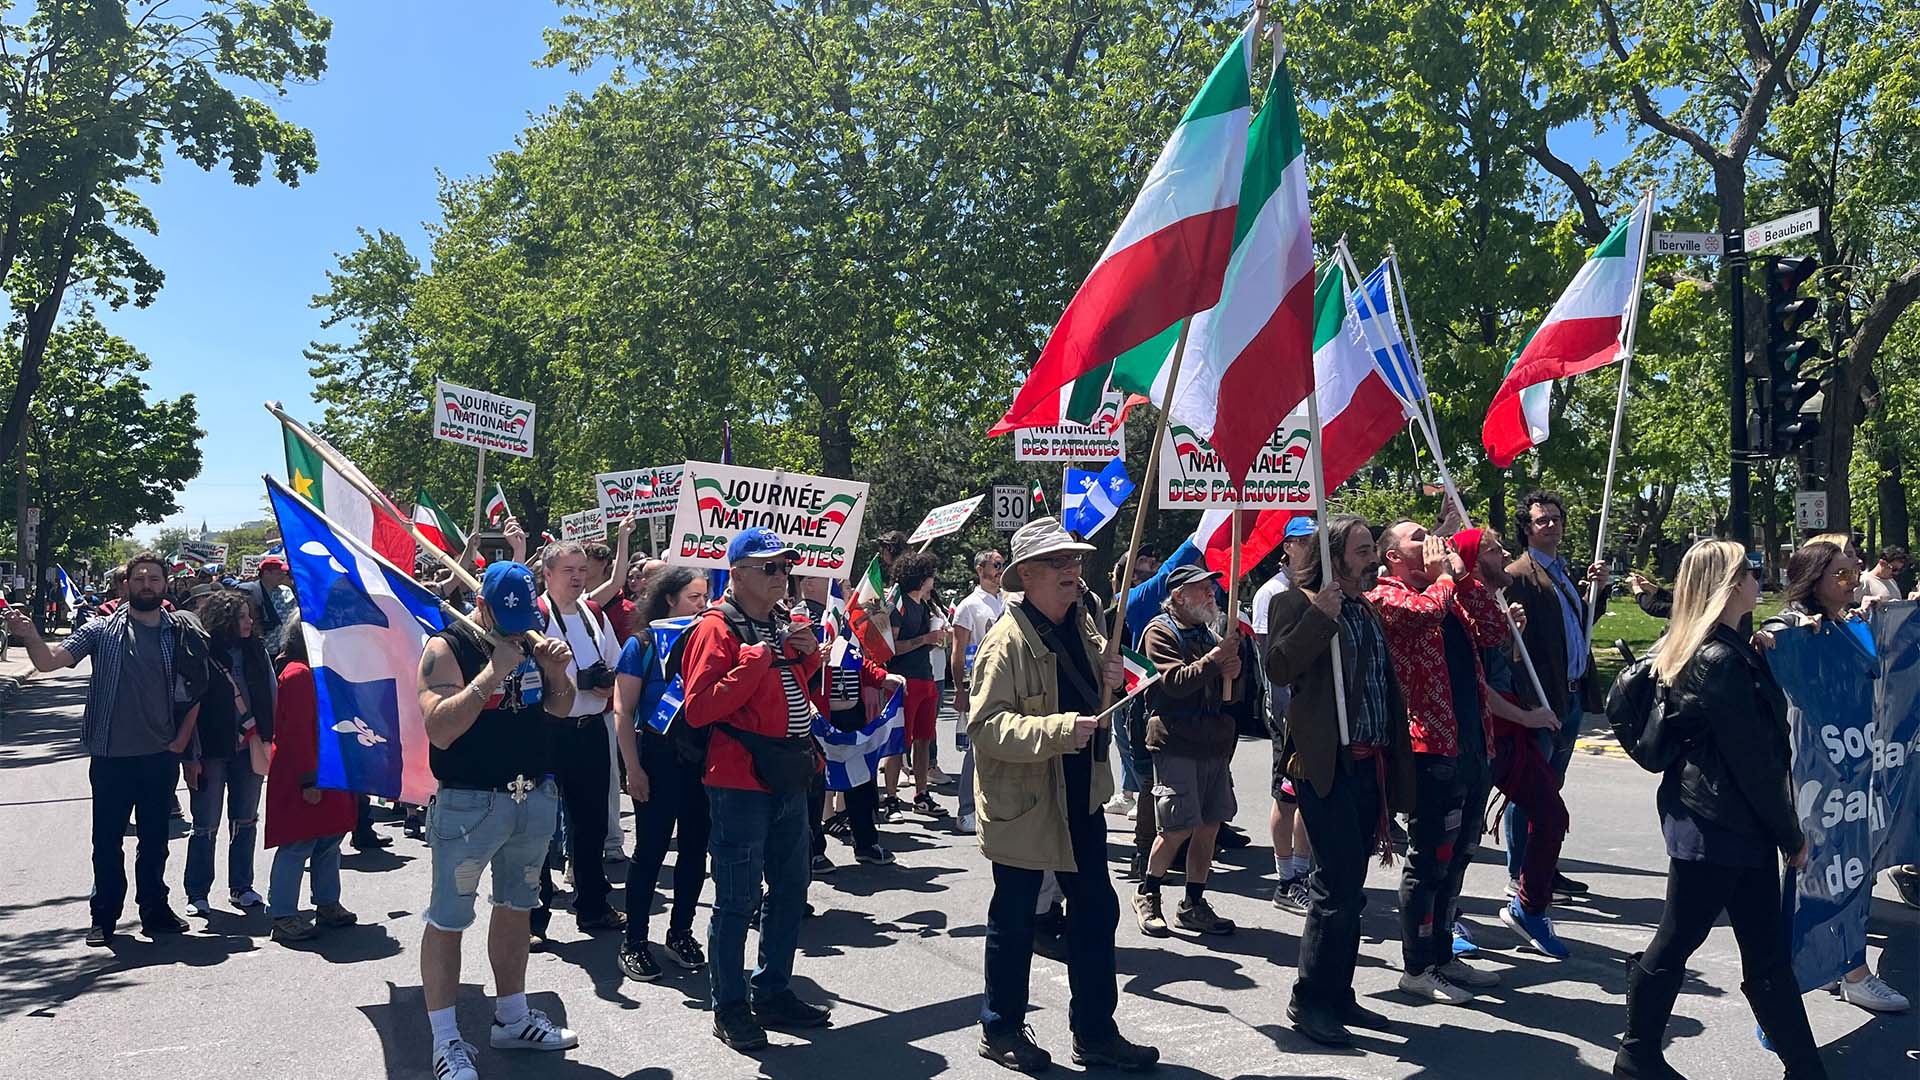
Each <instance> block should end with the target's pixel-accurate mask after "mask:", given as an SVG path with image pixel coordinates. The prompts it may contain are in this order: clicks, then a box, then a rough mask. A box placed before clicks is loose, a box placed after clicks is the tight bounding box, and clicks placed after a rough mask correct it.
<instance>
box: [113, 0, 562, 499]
mask: <svg viewBox="0 0 1920 1080" xmlns="http://www.w3.org/2000/svg"><path fill="white" fill-rule="evenodd" d="M314 6H315V8H316V9H318V10H319V11H321V12H322V13H323V14H325V15H327V16H328V17H330V18H331V19H333V38H332V40H331V41H330V42H329V43H328V48H327V73H326V75H325V77H324V78H322V79H321V80H320V81H319V82H317V83H314V84H312V85H306V86H295V87H293V88H291V89H290V90H289V91H288V93H287V95H286V97H284V98H282V99H279V100H278V101H277V102H276V103H275V108H276V109H277V110H278V111H279V112H280V114H281V115H282V116H284V117H286V118H287V119H289V120H292V121H294V122H295V123H299V124H303V125H305V126H306V127H308V128H309V129H311V130H312V131H313V133H314V138H315V140H316V141H317V142H318V145H319V158H320V168H319V171H318V172H316V173H314V174H313V175H312V176H310V177H307V178H306V179H305V180H303V181H302V182H301V184H300V186H299V187H297V188H288V187H285V186H283V185H281V184H279V183H276V182H274V181H272V180H271V179H263V180H262V181H261V183H260V184H259V185H258V186H256V187H252V188H246V187H240V186H238V185H236V184H234V183H233V182H232V180H231V179H230V178H229V177H228V175H227V174H226V173H225V172H224V171H221V170H215V171H214V172H212V173H203V172H201V171H200V170H199V169H198V168H196V167H194V166H192V165H189V164H185V163H182V162H180V161H174V162H172V163H171V164H170V165H169V167H168V169H167V172H166V175H165V178H164V182H162V183H161V184H159V185H157V186H154V187H150V188H148V189H146V190H145V191H143V192H142V197H143V198H145V199H146V200H147V202H148V204H149V205H150V206H151V207H152V208H153V211H154V214H155V215H156V216H157V217H158V219H159V222H160V235H158V236H144V235H142V236H140V237H139V242H140V245H141V248H142V250H144V251H145V252H146V253H147V255H148V257H149V258H151V259H152V260H153V262H154V264H155V265H157V266H159V267H160V268H161V269H162V270H163V271H164V272H165V273H166V275H167V280H166V286H165V288H163V289H161V291H160V294H159V296H158V297H157V298H156V299H155V300H154V303H153V305H152V306H151V307H148V308H146V309H144V310H142V309H136V308H133V307H131V306H129V307H127V308H123V309H122V310H120V311H118V312H103V314H104V316H105V318H106V321H107V325H108V326H109V327H111V328H112V329H113V330H114V331H115V332H116V333H119V334H120V335H122V336H124V337H126V338H127V339H128V340H130V341H132V342H133V343H134V344H135V345H136V346H138V347H139V348H140V349H141V350H142V351H144V352H145V353H146V354H147V356H148V357H149V358H150V359H151V360H152V361H153V367H152V369H151V370H150V371H149V372H148V377H149V381H150V382H151V383H152V384H153V387H154V390H155V391H156V392H157V393H159V394H162V395H165V396H168V397H172V396H174V395H177V394H181V393H184V392H187V391H192V392H193V393H194V394H195V395H197V397H198V400H199V404H200V424H201V427H203V428H205V429H206V432H207V435H206V438H205V439H204V440H203V441H202V443H201V449H202V452H203V453H204V455H205V466H204V468H203V469H202V470H201V473H200V476H199V478H198V479H196V480H194V481H193V482H192V483H190V484H188V485H187V488H186V491H185V492H184V493H183V494H182V495H181V497H180V500H179V502H180V505H181V507H182V512H181V513H180V514H178V515H176V516H174V517H172V518H169V519H168V520H167V521H166V522H164V523H163V524H167V525H173V524H191V525H193V526H195V527H197V526H198V525H199V524H200V522H201V521H202V520H205V521H206V522H208V523H209V525H211V526H212V527H213V528H214V529H216V530H217V529H220V528H223V527H227V526H232V525H237V524H239V523H241V522H243V521H249V520H255V519H259V518H263V517H266V516H267V512H266V509H265V507H264V506H263V504H262V497H263V495H264V489H263V488H262V486H261V484H260V474H261V473H263V472H273V473H279V472H281V471H282V470H283V469H284V467H285V465H284V460H283V457H282V453H281V450H280V435H279V430H278V427H279V425H278V424H277V423H276V422H275V421H274V419H273V418H272V417H271V416H269V415H267V412H266V410H264V409H262V408H261V407H260V403H261V402H263V401H265V400H267V399H269V398H278V399H280V400H282V401H285V402H286V403H287V406H288V408H289V409H290V410H291V411H292V412H294V414H295V415H300V416H306V417H309V418H317V416H318V409H317V407H316V406H314V404H313V401H312V398H311V397H310V396H309V391H310V390H311V389H312V386H313V380H312V379H311V378H310V377H309V376H308V375H307V363H306V360H305V359H304V358H303V357H302V356H301V355H300V350H301V349H302V348H303V347H304V346H305V345H306V344H307V343H308V342H309V341H311V340H313V338H314V337H316V336H317V335H318V333H319V313H318V312H316V311H314V310H312V309H311V308H309V307H308V302H309V300H310V299H311V298H312V296H313V294H314V293H317V292H320V291H322V290H323V289H324V288H325V284H326V280H325V276H324V275H325V273H326V271H327V270H328V269H330V268H331V267H332V266H333V265H334V256H335V254H336V253H338V252H342V251H347V250H350V249H352V248H353V247H354V246H355V245H356V242H357V238H356V236H355V234H354V229H355V228H357V227H366V228H368V229H373V228H387V229H391V230H393V231H395V232H397V233H399V234H401V235H402V236H403V237H405V238H406V241H407V245H408V247H410V248H411V249H412V250H413V251H414V253H415V254H416V255H419V256H421V257H422V258H423V259H424V258H425V255H426V230H425V228H424V226H423V224H422V223H423V222H424V221H427V220H429V219H433V218H436V217H437V216H438V214H437V213H436V212H435V204H434V195H435V192H436V191H437V189H438V179H437V177H436V174H435V170H440V171H441V172H445V173H446V174H448V175H450V176H465V175H470V174H473V173H477V172H481V171H483V170H484V169H485V168H486V166H487V161H488V158H489V157H490V156H491V155H493V154H495V153H497V152H499V151H501V150H506V149H511V148H512V146H513V139H514V136H515V135H516V134H518V133H519V132H520V131H521V130H522V129H523V128H525V127H526V125H527V122H528V118H529V115H530V114H537V113H540V112H542V111H544V110H545V109H546V108H547V107H548V106H549V105H552V104H555V103H557V102H559V101H561V100H562V99H563V98H564V97H565V96H566V94H567V92H568V91H569V90H571V89H575V88H586V87H589V86H591V85H592V84H594V83H596V82H598V81H599V76H598V75H597V74H595V75H583V76H579V77H575V76H572V75H569V74H568V73H567V72H566V71H565V70H549V69H545V68H537V67H535V66H533V61H534V60H536V59H538V58H539V56H540V55H541V54H542V53H543V52H544V46H543V45H542V43H541V39H540V31H541V29H542V28H543V27H546V26H549V25H552V24H554V23H556V22H557V21H558V19H559V15H560V10H559V9H558V8H557V7H555V6H554V5H553V4H551V3H549V2H546V0H314ZM423 434H424V433H423ZM159 528H160V525H146V526H142V527H140V528H138V529H136V530H135V533H136V535H139V536H141V537H151V536H152V535H153V534H154V533H155V532H156V531H157V530H158V529H159Z"/></svg>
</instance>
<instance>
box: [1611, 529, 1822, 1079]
mask: <svg viewBox="0 0 1920 1080" xmlns="http://www.w3.org/2000/svg"><path fill="white" fill-rule="evenodd" d="M1759 596H1760V582H1759V581H1758V580H1757V579H1756V578H1755V577H1754V575H1753V572H1752V571H1751V570H1750V569H1748V566H1747V556H1746V551H1745V549H1744V548H1742V547H1741V546H1740V545H1739V544H1736V543H1733V542H1731V541H1727V540H1703V541H1701V542H1700V543H1698V544H1695V545H1694V546H1693V547H1692V548H1691V549H1690V550H1689V551H1688V552H1687V554H1686V557H1685V558H1684V559H1682V560H1681V561H1680V572H1679V574H1678V575H1677V576H1676V578H1675V581H1674V587H1673V617H1672V620H1671V621H1670V622H1669V623H1668V626H1667V633H1666V635H1665V636H1664V637H1663V638H1662V639H1661V640H1660V641H1659V642H1657V643H1656V644H1655V646H1654V649H1655V654H1654V660H1653V671H1654V675H1655V676H1656V677H1657V678H1658V680H1659V684H1660V686H1661V688H1662V689H1664V690H1665V692H1666V699H1665V705H1664V708H1665V709H1666V713H1665V717H1666V719H1665V723H1666V724H1667V725H1668V727H1669V728H1670V729H1671V730H1672V731H1673V733H1674V734H1675V736H1676V737H1677V738H1680V739H1682V740H1684V742H1685V749H1684V750H1682V751H1681V754H1680V757H1679V759H1678V760H1676V761H1675V762H1674V764H1673V765H1672V766H1671V767H1670V768H1668V769H1667V771H1666V775H1665V776H1664V777H1663V778H1662V779H1661V781H1660V792H1659V796H1658V805H1659V808H1660V829H1661V833H1662V834H1663V835H1664V837H1665V839H1666V845H1667V857H1668V860H1669V861H1668V869H1667V905H1666V909H1665V910H1664V911H1663V912H1662V913H1661V916H1660V926H1659V929H1657V930H1655V931H1654V935H1653V941H1652V942H1651V943H1650V944H1648V946H1647V950H1646V952H1644V953H1640V954H1637V955H1635V956H1634V958H1633V959H1632V961H1631V962H1630V963H1629V964H1628V965H1627V1031H1626V1035H1625V1036H1624V1037H1622V1039H1621V1040H1620V1052H1619V1054H1618V1056H1616V1057H1615V1059H1614V1063H1613V1075H1615V1076H1618V1077H1657V1078H1662V1080H1672V1078H1674V1077H1678V1076H1679V1075H1680V1074H1679V1073H1677V1072H1675V1071H1674V1070H1673V1068H1672V1067H1671V1066H1669V1065H1668V1064H1667V1062H1666V1059H1665V1058H1664V1057H1663V1056H1662V1055H1661V1051H1660V1041H1661V1038H1662V1036H1663V1035H1664V1034H1665V1032H1666V1028H1667V1020H1668V1018H1669V1017H1670V1016H1671V1015H1672V1013H1673V1004H1674V1000H1675V998H1677V997H1678V996H1679V993H1680V984H1681V982H1682V980H1684V979H1685V978H1686V963H1687V958H1688V957H1690V956H1692V955H1693V953H1694V950H1696V949H1698V948H1699V947H1700V946H1701V944H1702V943H1704V942H1705V941H1706V939H1707V934H1708V933H1709V932H1710V931H1711V930H1712V929H1713V924H1714V923H1715V922H1717V921H1718V920H1719V918H1720V914H1721V912H1725V913H1726V916H1727V921H1728V922H1729V923H1730V924H1732V926H1733V935H1734V939H1735V941H1736V942H1738V944H1739V947H1740V967H1741V974H1742V975H1743V976H1744V981H1743V982H1742V983H1741V986H1740V989H1741V991H1742V992H1743V993H1744V994H1746V997H1747V1001H1748V1003H1749V1004H1750V1005H1751V1006H1752V1008H1753V1014H1754V1018H1755V1019H1756V1020H1758V1021H1759V1023H1760V1028H1761V1030H1762V1031H1763V1032H1765V1033H1766V1036H1767V1038H1768V1041H1769V1042H1770V1043H1771V1044H1772V1046H1773V1048H1774V1050H1775V1052H1776V1053H1778V1054H1779V1055H1780V1059H1781V1061H1782V1062H1783V1063H1784V1064H1785V1066H1786V1076H1787V1077H1788V1078H1789V1080H1803V1078H1818V1080H1824V1077H1825V1076H1826V1075H1827V1073H1826V1069H1825V1066H1823V1065H1822V1064H1821V1061H1820V1052H1819V1048H1818V1047H1817V1046H1815V1045H1814V1041H1813V1031H1812V1029H1811V1028H1809V1027H1808V1026H1807V1013H1806V1009H1805V1007H1804V1005H1803V1003H1802V1002H1801V999H1800V990H1799V987H1798V985H1797V984H1796V983H1795V982H1794V978H1793V967H1792V964H1791V959H1790V957H1789V956H1788V954H1787V935H1786V933H1785V931H1784V930H1783V928H1782V927H1781V924H1780V918H1781V916H1780V912H1781V906H1780V894H1781V880H1780V858H1781V856H1785V857H1786V859H1787V861H1788V863H1789V864H1790V865H1792V866H1793V867H1795V868H1799V867H1801V866H1804V865H1805V864H1806V860H1807V840H1806V836H1805V835H1804V834H1803V833H1802V832H1801V830H1800V819H1799V816H1798V814H1797V813H1796V812H1795V809H1794V804H1793V796H1792V791H1791V784H1790V775H1789V767H1790V764H1791V760H1792V749H1791V746H1790V745H1789V743H1788V740H1787V702H1786V695H1785V694H1783V693H1782V692H1781V690H1780V686H1779V684H1778V683H1777V682H1775V681H1774V678H1773V674H1772V672H1771V671H1770V670H1769V669H1768V667H1767V664H1766V661H1765V660H1764V659H1763V658H1762V657H1761V656H1760V654H1759V653H1758V652H1756V651H1755V650H1754V648H1753V646H1752V644H1751V643H1750V642H1749V641H1748V636H1747V635H1746V634H1744V633H1742V632H1741V631H1740V625H1741V622H1742V620H1744V619H1748V618H1750V617H1751V616H1752V614H1753V607H1754V603H1755V601H1756V600H1758V599H1759Z"/></svg>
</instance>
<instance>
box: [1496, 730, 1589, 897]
mask: <svg viewBox="0 0 1920 1080" xmlns="http://www.w3.org/2000/svg"><path fill="white" fill-rule="evenodd" d="M1581 699H1582V695H1580V694H1578V693H1574V694H1569V695H1568V696H1567V712H1566V715H1564V716H1562V717H1561V718H1560V730H1559V731H1547V730H1546V729H1544V728H1535V729H1533V730H1532V731H1529V732H1527V733H1526V735H1527V736H1530V737H1532V739H1533V740H1534V745H1536V746H1538V747H1539V748H1540V756H1541V757H1544V758H1546V759H1547V764H1548V765H1549V766H1550V767H1552V769H1553V775H1554V779H1555V783H1554V787H1555V788H1561V787H1565V786H1566V782H1567V766H1568V765H1571V764H1572V763H1573V744H1574V742H1575V741H1577V740H1578V739H1579V738H1580V724H1581V721H1583V720H1585V719H1586V715H1587V711H1586V705H1585V703H1584V702H1583V701H1582V700H1581ZM1502 829H1503V831H1504V834H1505V840H1506V843H1507V877H1508V878H1511V879H1512V880H1514V881H1518V880H1520V867H1521V865H1522V864H1523V863H1525V862H1526V860H1527V815H1526V813H1525V812H1524V811H1522V810H1521V809H1520V807H1519V806H1518V805H1516V804H1514V803H1511V802H1509V803H1508V804H1507V813H1506V822H1505V824H1504V825H1503V826H1502Z"/></svg>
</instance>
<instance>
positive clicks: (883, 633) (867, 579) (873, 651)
mask: <svg viewBox="0 0 1920 1080" xmlns="http://www.w3.org/2000/svg"><path fill="white" fill-rule="evenodd" d="M886 593H887V577H886V573H885V571H883V570H882V569H881V566H880V557H879V556H878V555H876V556H874V557H873V560H872V561H871V562H869V563H867V569H866V572H865V573H863V574H861V575H860V578H859V580H858V581H856V582H855V583H854V589H853V602H852V603H851V604H848V605H847V618H848V620H850V621H851V622H852V623H853V633H854V637H856V638H857V639H859V642H860V651H861V652H862V653H864V654H865V655H866V657H867V659H869V660H872V661H873V662H874V663H876V664H884V663H886V662H887V661H888V660H891V659H893V623H892V620H891V618H889V619H888V620H886V621H883V622H875V621H874V618H873V612H874V611H875V610H876V609H881V610H884V609H885V608H886V607H887V606H888V605H887V600H886Z"/></svg>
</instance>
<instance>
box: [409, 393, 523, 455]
mask: <svg viewBox="0 0 1920 1080" xmlns="http://www.w3.org/2000/svg"><path fill="white" fill-rule="evenodd" d="M433 437H434V438H436V439H445V440H446V441H448V442H451V443H459V444H460V445H462V446H471V447H474V448H476V449H480V450H497V451H499V452H500V453H503V454H512V455H514V456H515V457H532V456H533V402H531V401H521V400H520V399H519V398H510V397H501V396H500V395H499V394H489V393H487V392H486V391H485V390H474V389H472V388H470V387H465V386H458V385H455V384H453V383H450V382H438V381H436V382H435V384H434V397H433Z"/></svg>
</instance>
